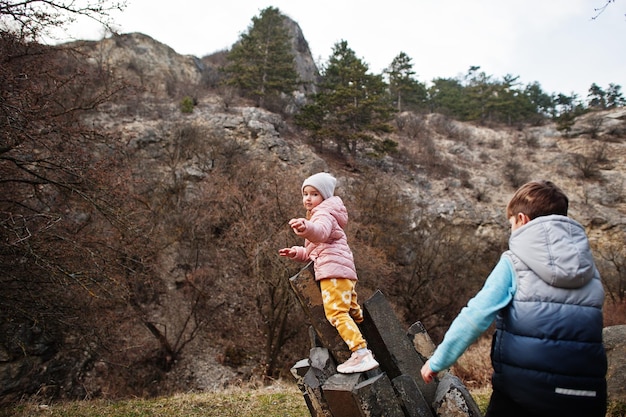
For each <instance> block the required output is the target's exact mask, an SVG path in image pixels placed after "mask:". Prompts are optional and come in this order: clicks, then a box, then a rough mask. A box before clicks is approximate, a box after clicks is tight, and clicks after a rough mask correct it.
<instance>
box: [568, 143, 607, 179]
mask: <svg viewBox="0 0 626 417" xmlns="http://www.w3.org/2000/svg"><path fill="white" fill-rule="evenodd" d="M570 161H571V164H572V165H573V166H574V168H576V169H577V170H578V172H579V174H580V175H581V177H582V178H585V179H597V178H600V177H601V175H600V169H601V168H602V167H606V165H607V163H608V162H609V159H608V145H607V144H606V143H597V144H595V145H593V146H591V147H588V148H586V149H585V150H584V151H583V153H572V154H571V155H570Z"/></svg>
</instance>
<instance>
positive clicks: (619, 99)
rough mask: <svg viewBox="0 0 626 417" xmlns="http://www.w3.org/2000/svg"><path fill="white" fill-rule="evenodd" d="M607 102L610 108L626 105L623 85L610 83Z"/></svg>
mask: <svg viewBox="0 0 626 417" xmlns="http://www.w3.org/2000/svg"><path fill="white" fill-rule="evenodd" d="M606 103H607V107H608V108H610V109H612V108H615V107H621V106H624V105H626V98H624V96H623V94H622V86H621V85H618V84H613V83H611V84H609V89H608V90H607V92H606Z"/></svg>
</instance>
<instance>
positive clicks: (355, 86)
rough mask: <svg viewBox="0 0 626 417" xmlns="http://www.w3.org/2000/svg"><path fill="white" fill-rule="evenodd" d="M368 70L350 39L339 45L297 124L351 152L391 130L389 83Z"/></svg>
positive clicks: (380, 147)
mask: <svg viewBox="0 0 626 417" xmlns="http://www.w3.org/2000/svg"><path fill="white" fill-rule="evenodd" d="M368 70H369V68H368V66H367V64H365V63H364V62H363V61H361V60H360V59H359V58H357V56H356V54H355V53H354V51H353V50H352V49H350V48H349V47H348V43H347V42H346V41H340V42H338V43H337V44H335V46H334V47H333V53H332V55H331V56H330V58H329V61H328V64H327V65H326V67H325V69H324V70H323V71H322V77H321V82H320V85H319V92H318V93H317V94H316V95H315V96H314V100H313V103H312V104H309V105H307V106H305V107H304V108H303V109H302V111H301V113H300V114H299V115H298V116H297V118H296V120H297V123H298V124H299V125H300V126H303V127H305V128H307V129H309V130H310V131H311V132H313V135H314V136H315V137H316V138H318V139H319V140H321V141H324V140H333V141H335V142H336V143H337V146H338V150H339V151H341V150H342V149H345V150H347V151H348V152H349V153H350V154H351V155H354V154H356V151H357V147H358V145H359V144H360V143H362V142H370V141H372V140H374V136H373V135H372V133H376V132H378V133H381V132H389V131H390V130H391V126H390V125H389V123H388V122H389V120H390V119H391V113H392V111H393V108H392V107H391V104H390V102H389V99H388V97H389V96H388V94H387V93H386V90H387V85H386V84H385V82H384V80H383V78H382V75H373V74H370V73H369V72H368ZM390 146H391V147H393V144H392V143H389V142H380V143H376V144H375V147H376V148H377V149H378V150H379V151H385V150H388V148H389V147H390ZM385 148H386V149H385Z"/></svg>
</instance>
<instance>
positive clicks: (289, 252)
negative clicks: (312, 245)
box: [278, 248, 296, 258]
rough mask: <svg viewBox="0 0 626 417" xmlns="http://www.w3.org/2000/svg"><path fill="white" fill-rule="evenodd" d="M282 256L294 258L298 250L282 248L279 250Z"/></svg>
mask: <svg viewBox="0 0 626 417" xmlns="http://www.w3.org/2000/svg"><path fill="white" fill-rule="evenodd" d="M278 254H279V255H280V256H286V257H287V258H293V257H294V256H296V250H295V249H293V248H282V249H279V250H278Z"/></svg>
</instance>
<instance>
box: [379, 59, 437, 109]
mask: <svg viewBox="0 0 626 417" xmlns="http://www.w3.org/2000/svg"><path fill="white" fill-rule="evenodd" d="M385 72H386V74H387V76H388V77H389V92H390V94H391V100H392V102H393V104H394V105H395V107H396V110H397V111H398V112H401V111H403V110H419V109H420V108H425V107H426V101H427V99H428V94H427V91H426V86H425V85H424V84H422V83H420V82H419V81H417V80H416V79H415V78H414V75H415V71H413V64H412V63H411V58H410V57H409V56H408V55H407V54H405V53H404V52H400V53H399V54H398V56H396V57H395V58H394V59H393V61H392V62H391V65H390V66H389V68H387V69H386V70H385Z"/></svg>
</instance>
